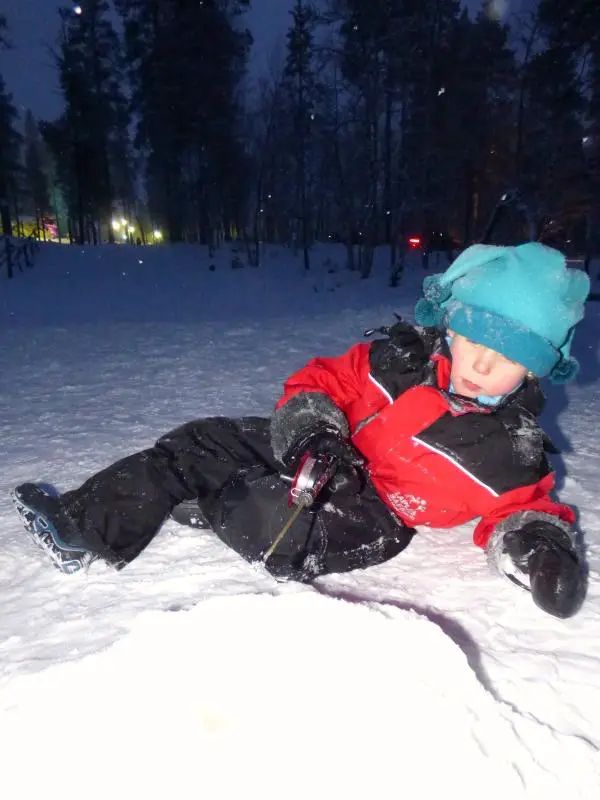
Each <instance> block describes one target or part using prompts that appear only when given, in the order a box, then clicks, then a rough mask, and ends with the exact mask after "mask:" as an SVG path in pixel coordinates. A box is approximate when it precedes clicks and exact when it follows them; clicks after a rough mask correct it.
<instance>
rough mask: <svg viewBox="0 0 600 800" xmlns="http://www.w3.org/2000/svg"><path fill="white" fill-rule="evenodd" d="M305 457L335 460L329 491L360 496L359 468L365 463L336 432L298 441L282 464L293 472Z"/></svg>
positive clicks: (316, 433) (361, 479)
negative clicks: (306, 455) (324, 456)
mask: <svg viewBox="0 0 600 800" xmlns="http://www.w3.org/2000/svg"><path fill="white" fill-rule="evenodd" d="M305 453H310V455H312V456H317V455H320V454H326V455H330V456H333V457H334V458H335V460H336V470H335V475H334V477H333V479H332V480H331V483H330V484H329V490H330V491H332V492H342V491H343V492H348V493H356V492H360V491H361V489H362V488H363V486H364V476H363V474H362V471H361V469H360V468H361V466H362V465H363V464H364V463H365V462H364V458H363V457H362V456H361V455H360V453H359V452H358V450H356V448H354V447H353V446H352V444H351V443H350V442H349V441H348V440H347V439H344V437H343V436H342V435H341V434H340V433H339V432H338V431H336V430H333V429H331V428H325V427H323V428H320V429H315V430H313V431H312V432H310V433H309V434H308V435H306V436H304V437H301V438H300V439H298V440H297V441H296V442H294V444H292V446H291V447H290V449H289V450H288V452H287V453H286V454H285V455H284V457H283V462H284V464H285V465H286V466H287V467H289V468H290V470H292V471H295V470H296V469H297V468H298V466H299V464H300V462H301V461H302V457H303V456H304V454H305Z"/></svg>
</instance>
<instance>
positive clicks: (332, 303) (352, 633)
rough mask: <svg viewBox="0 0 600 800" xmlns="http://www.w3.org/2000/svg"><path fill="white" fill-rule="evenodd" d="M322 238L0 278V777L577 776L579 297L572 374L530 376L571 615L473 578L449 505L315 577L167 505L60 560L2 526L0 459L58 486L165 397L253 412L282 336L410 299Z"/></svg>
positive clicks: (299, 347)
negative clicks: (145, 535)
mask: <svg viewBox="0 0 600 800" xmlns="http://www.w3.org/2000/svg"><path fill="white" fill-rule="evenodd" d="M342 257H343V251H342V250H341V248H340V249H339V250H338V249H336V248H335V247H331V248H327V247H321V248H320V249H318V250H317V252H316V253H315V259H314V260H315V270H314V271H312V272H311V273H309V274H305V273H303V272H302V270H301V267H300V260H298V261H294V259H293V257H292V255H291V253H290V252H289V251H287V250H284V249H283V248H269V249H268V250H267V253H266V258H265V264H264V265H263V266H261V267H260V268H258V269H251V268H246V269H241V270H235V271H232V270H231V267H230V262H231V255H230V253H229V252H228V251H226V250H225V249H223V250H222V251H219V252H218V253H217V255H216V256H215V259H209V257H208V254H207V253H206V251H205V250H204V249H201V248H195V247H186V246H181V247H160V248H158V247H157V248H133V247H132V248H129V247H126V246H123V247H108V246H107V247H102V248H97V249H92V248H90V249H85V248H84V249H81V248H75V247H71V248H67V247H60V246H52V245H46V246H42V248H41V251H40V254H39V256H38V261H37V264H36V266H35V268H34V269H32V270H28V271H26V272H24V273H23V274H18V275H17V276H16V278H15V279H14V280H13V281H11V282H8V281H5V280H4V278H3V279H2V281H0V328H1V331H2V339H1V344H0V369H1V374H2V379H3V384H2V391H1V401H2V402H1V405H2V441H1V445H0V446H1V448H2V464H3V469H2V485H1V487H0V518H1V521H2V528H1V532H0V601H1V608H2V615H1V616H0V753H2V757H3V758H2V769H1V770H0V794H1V796H2V797H6V798H10V800H21V798H23V800H24V798H31V797H33V796H36V794H40V793H41V792H43V793H44V795H46V794H48V791H49V787H50V789H52V790H56V792H57V794H58V793H59V792H60V796H61V797H62V798H63V800H65V798H71V797H73V798H75V797H79V796H81V793H82V792H84V793H85V796H86V797H91V798H96V797H98V798H104V797H108V796H111V797H113V798H117V799H120V798H126V797H127V798H129V797H131V796H132V795H134V796H139V797H144V798H163V797H167V796H169V797H173V798H177V799H178V800H179V798H196V797H203V798H204V797H206V798H211V800H213V799H214V798H217V799H219V800H220V798H236V797H240V796H249V797H260V798H271V797H272V798H275V797H277V798H281V797H296V796H297V797H307V796H313V797H317V798H324V797H327V798H329V797H336V798H337V797H340V798H359V797H360V798H364V797H373V798H388V797H389V798H392V797H402V796H405V795H406V794H409V795H410V796H411V797H412V798H430V797H439V796H446V795H447V794H448V793H451V794H453V793H456V794H459V795H460V796H461V797H462V798H476V797H477V798H480V797H481V796H482V795H483V794H484V793H485V795H486V796H492V797H500V796H502V797H506V796H510V797H511V798H518V797H523V798H538V797H539V798H544V800H548V798H553V797H559V796H560V797H561V798H563V797H565V796H568V797H573V798H586V799H587V798H589V799H590V800H591V799H592V798H595V797H597V796H598V791H599V790H600V733H599V729H598V714H599V711H598V708H599V704H598V698H599V696H600V646H599V644H598V642H600V578H599V572H600V500H599V499H598V490H597V486H598V475H599V474H600V434H597V433H596V431H597V413H598V412H597V409H598V408H599V407H600V406H599V400H600V379H599V375H600V370H599V366H598V365H599V341H598V332H599V331H600V325H599V322H600V320H599V316H600V314H599V310H600V304H599V303H590V304H589V308H588V314H587V317H586V319H585V321H584V323H583V324H582V325H581V327H580V330H579V331H578V335H577V337H576V344H575V349H574V350H575V355H577V357H578V358H579V359H580V361H581V362H582V370H581V374H580V376H579V378H578V380H577V382H576V383H575V384H573V385H571V386H569V387H568V388H566V389H565V388H558V387H551V386H547V387H546V389H547V392H548V399H549V402H548V408H547V410H546V411H545V412H544V423H545V426H546V428H547V430H548V432H549V433H550V435H551V436H552V438H553V440H554V442H555V443H556V444H557V445H558V446H559V447H560V448H561V450H562V455H561V456H558V457H556V458H555V460H554V464H555V467H556V469H557V473H558V476H559V490H560V493H561V497H562V498H564V499H565V500H566V501H568V502H570V503H572V504H573V505H574V506H575V507H576V508H577V510H578V513H579V524H580V527H581V530H582V531H583V532H584V539H585V542H586V545H587V557H588V562H589V568H590V574H589V591H588V598H587V602H586V604H585V605H584V607H583V609H582V611H581V612H580V613H579V614H578V615H577V616H576V617H574V618H573V619H571V620H568V621H560V620H556V619H553V618H551V617H549V616H546V615H544V614H543V613H542V612H541V611H539V610H538V609H537V608H536V607H535V606H534V605H533V604H532V603H531V600H530V598H528V597H527V596H526V595H525V594H524V593H519V592H517V591H516V590H515V589H513V588H512V587H511V586H509V585H508V584H507V583H505V582H502V581H501V580H500V579H498V578H497V577H495V576H493V575H492V574H491V573H490V572H489V569H488V567H487V565H486V563H485V558H484V556H483V554H482V553H481V551H479V550H478V549H477V548H475V547H474V546H473V544H472V543H471V541H470V536H471V531H472V527H473V526H472V525H466V526H462V527H461V528H458V529H456V530H452V531H441V530H428V529H423V530H422V531H420V535H419V536H417V537H415V540H414V541H413V543H412V544H411V545H410V547H409V548H408V549H407V550H406V551H405V552H404V553H402V554H401V555H400V556H398V557H397V558H396V559H394V560H393V561H391V562H389V563H387V564H384V565H382V566H380V567H377V568H372V569H370V570H366V571H364V572H355V573H350V574H347V575H343V576H329V577H327V578H322V579H320V580H319V581H318V583H317V585H316V587H315V588H310V587H305V586H300V585H295V584H278V583H276V582H275V581H274V580H273V579H272V578H271V577H270V576H269V575H268V574H266V572H264V573H263V572H260V571H258V570H256V569H254V568H253V567H251V566H249V565H247V564H246V563H245V562H244V561H242V559H240V558H238V557H237V556H235V554H233V553H231V552H230V551H228V550H227V549H226V548H225V547H224V546H223V545H222V544H220V542H219V541H218V540H217V539H216V538H214V537H212V536H211V535H208V534H206V533H204V534H198V533H194V532H193V531H191V530H188V529H186V528H182V527H180V526H178V525H176V524H175V523H174V522H167V523H166V524H165V526H164V529H163V531H161V533H160V535H159V536H158V537H157V538H156V539H155V541H154V542H153V543H152V545H151V546H150V547H149V548H148V549H147V550H146V551H145V552H144V553H143V554H142V556H141V557H140V558H139V559H138V560H136V561H135V562H134V563H133V564H131V565H130V566H128V567H127V568H126V569H125V570H123V571H122V572H120V573H115V572H112V571H110V570H109V569H108V568H106V567H102V566H99V565H92V568H91V569H90V572H89V574H88V575H87V576H86V577H83V576H75V577H70V578H67V577H63V576H61V575H59V574H58V573H56V572H55V571H54V570H53V569H52V568H51V567H50V566H49V565H48V564H47V563H46V562H45V561H44V559H43V556H42V555H40V554H39V553H38V552H37V551H36V550H35V548H34V547H33V546H32V544H31V543H30V541H29V539H28V537H27V535H26V534H25V533H24V531H23V530H22V528H21V527H20V524H19V522H18V520H17V518H16V515H15V514H14V512H13V510H12V507H11V504H10V501H9V497H8V494H9V491H10V489H11V488H12V487H13V486H14V485H15V484H18V483H19V482H22V481H24V480H43V481H49V482H52V483H54V484H55V485H56V486H57V487H58V488H59V489H61V490H65V489H68V488H72V487H74V486H75V485H77V484H79V483H80V482H81V481H82V480H83V479H84V478H86V477H88V476H89V474H91V473H92V472H94V471H96V470H98V469H99V468H101V467H103V466H105V465H107V464H108V463H110V462H112V461H114V460H115V459H117V458H119V457H121V456H123V455H125V454H127V453H128V452H131V451H132V450H135V449H139V448H143V447H146V446H148V445H149V444H151V443H152V442H153V441H154V440H155V439H156V438H157V437H158V435H160V434H161V433H163V432H165V431H167V430H169V429H170V428H173V427H175V426H176V425H178V424H181V423H182V422H185V421H186V420H188V419H192V418H195V417H201V416H210V415H219V414H224V415H241V414H245V413H252V414H264V415H268V414H269V413H270V410H271V408H272V406H273V404H274V402H275V400H276V399H277V396H278V393H279V390H280V387H281V383H282V381H283V379H284V378H285V377H286V376H287V375H288V374H289V373H290V372H292V371H293V370H294V369H296V368H298V367H299V366H301V365H302V364H303V363H304V362H305V361H306V360H307V359H308V358H309V357H311V356H313V355H316V354H322V355H334V354H336V353H339V352H342V351H343V350H344V349H345V348H347V347H348V346H349V345H350V344H352V343H353V342H354V341H357V340H359V339H360V338H361V336H362V332H363V330H364V329H365V328H367V327H374V326H378V325H383V324H386V323H389V322H390V321H391V320H392V317H393V312H394V311H397V312H399V313H401V314H404V315H406V316H407V317H408V318H411V316H412V308H413V306H414V303H415V300H416V298H417V297H418V293H419V288H420V282H421V280H422V277H423V271H422V270H421V268H420V267H419V266H418V264H416V263H414V264H411V265H410V269H409V271H408V272H407V275H406V278H405V280H404V281H403V283H402V285H401V286H400V287H399V288H398V289H395V290H390V289H388V288H386V271H385V265H386V255H385V253H383V252H382V253H379V254H378V259H379V261H378V264H377V266H376V269H375V271H374V274H373V276H372V277H371V278H370V279H369V280H367V281H360V280H359V279H358V278H357V277H356V276H355V275H349V274H348V273H346V272H345V271H344V270H343V269H341V268H340V269H338V270H337V271H331V270H332V264H334V263H335V262H336V260H337V259H339V260H340V263H341V259H342ZM211 265H214V266H215V269H214V270H211V269H210V266H211ZM444 266H445V262H444V261H443V259H441V260H440V264H439V269H443V268H444ZM82 787H85V788H83V789H82Z"/></svg>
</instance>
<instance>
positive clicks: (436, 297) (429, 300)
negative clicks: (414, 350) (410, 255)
mask: <svg viewBox="0 0 600 800" xmlns="http://www.w3.org/2000/svg"><path fill="white" fill-rule="evenodd" d="M441 277H442V276H441V275H428V276H427V277H426V278H425V280H424V281H423V294H424V295H425V296H424V297H422V298H421V299H420V300H419V302H418V303H417V305H416V306H415V321H416V323H417V325H421V326H422V327H423V328H435V327H437V326H439V325H441V324H442V319H443V316H444V313H443V311H442V308H441V305H442V303H443V302H445V301H446V300H448V298H449V297H450V295H451V294H452V290H451V288H450V287H449V286H444V285H442V282H441V280H440V279H441Z"/></svg>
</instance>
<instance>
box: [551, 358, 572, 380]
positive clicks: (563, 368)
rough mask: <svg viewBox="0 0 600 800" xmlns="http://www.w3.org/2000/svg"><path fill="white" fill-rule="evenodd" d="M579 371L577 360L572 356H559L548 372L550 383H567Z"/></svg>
mask: <svg viewBox="0 0 600 800" xmlns="http://www.w3.org/2000/svg"><path fill="white" fill-rule="evenodd" d="M578 372H579V361H577V359H576V358H573V356H569V357H568V358H561V359H560V360H559V361H558V363H557V364H555V365H554V366H553V367H552V369H551V371H550V374H549V376H548V377H549V378H550V380H551V382H552V383H557V384H562V383H569V381H572V380H573V378H574V377H575V376H576V375H577V373H578Z"/></svg>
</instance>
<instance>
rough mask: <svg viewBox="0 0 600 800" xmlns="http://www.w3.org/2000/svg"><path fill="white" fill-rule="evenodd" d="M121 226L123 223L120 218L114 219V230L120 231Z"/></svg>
mask: <svg viewBox="0 0 600 800" xmlns="http://www.w3.org/2000/svg"><path fill="white" fill-rule="evenodd" d="M120 227H121V223H120V222H119V220H118V219H113V221H112V228H113V231H118V230H119V229H120Z"/></svg>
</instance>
